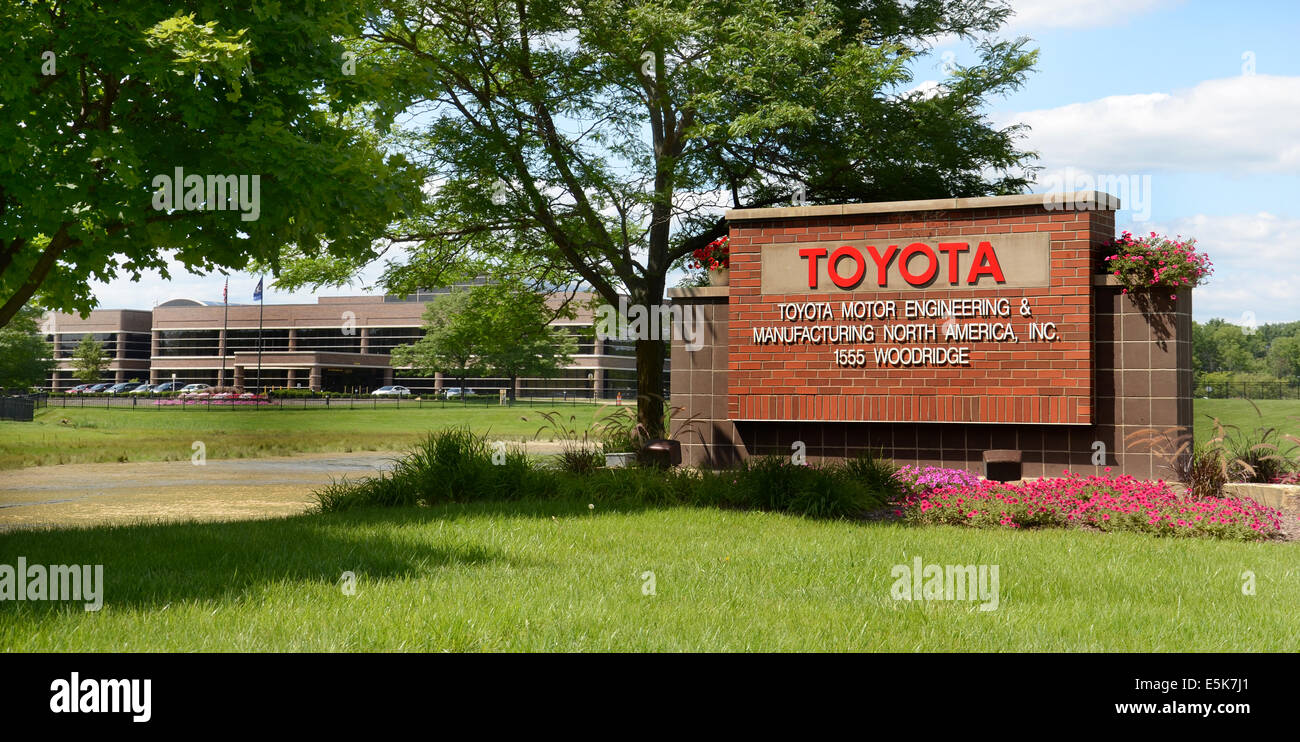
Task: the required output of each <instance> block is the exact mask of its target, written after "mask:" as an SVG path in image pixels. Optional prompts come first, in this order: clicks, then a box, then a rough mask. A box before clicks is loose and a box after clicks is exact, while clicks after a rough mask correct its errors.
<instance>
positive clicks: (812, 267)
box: [799, 247, 826, 289]
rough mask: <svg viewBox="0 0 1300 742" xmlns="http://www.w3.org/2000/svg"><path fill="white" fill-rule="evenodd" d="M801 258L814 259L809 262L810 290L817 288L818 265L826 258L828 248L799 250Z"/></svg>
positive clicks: (804, 248)
mask: <svg viewBox="0 0 1300 742" xmlns="http://www.w3.org/2000/svg"><path fill="white" fill-rule="evenodd" d="M799 257H801V258H812V260H809V261H808V288H810V289H815V288H817V263H818V262H819V261H820V260H821V259H822V258H824V257H826V248H824V247H803V248H800V249H799Z"/></svg>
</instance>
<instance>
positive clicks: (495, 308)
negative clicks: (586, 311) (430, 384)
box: [392, 281, 575, 398]
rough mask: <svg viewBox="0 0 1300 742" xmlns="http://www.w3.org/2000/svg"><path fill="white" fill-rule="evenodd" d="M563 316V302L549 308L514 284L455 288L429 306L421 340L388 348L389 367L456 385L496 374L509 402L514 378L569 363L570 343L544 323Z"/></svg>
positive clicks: (543, 374) (549, 373)
mask: <svg viewBox="0 0 1300 742" xmlns="http://www.w3.org/2000/svg"><path fill="white" fill-rule="evenodd" d="M564 316H572V311H571V309H570V308H569V305H568V303H567V302H565V303H562V304H561V305H560V306H550V305H549V304H548V302H547V298H546V297H545V296H544V295H542V294H539V293H537V292H536V291H533V290H531V289H530V288H528V287H527V286H524V285H522V284H519V283H516V282H510V281H506V282H502V283H497V284H489V285H485V286H475V287H469V288H457V289H454V290H452V291H451V292H449V293H446V294H442V295H439V296H438V297H436V298H435V299H434V300H433V301H431V302H429V305H428V307H426V308H425V310H424V328H425V334H424V337H422V338H421V339H420V340H417V341H416V342H414V343H411V344H408V345H399V346H397V347H396V348H394V349H393V351H392V365H393V366H394V367H396V368H403V367H409V368H411V369H412V370H413V371H415V372H416V373H423V374H432V373H442V374H446V375H450V376H453V377H455V378H456V379H457V382H458V384H459V385H460V386H462V387H463V386H464V385H465V379H466V378H467V377H469V376H474V375H479V374H484V373H486V374H491V375H494V376H499V377H502V378H506V379H509V380H510V382H511V383H510V386H509V387H508V390H507V394H508V395H509V396H510V397H511V398H513V397H514V382H515V380H517V379H518V378H519V377H522V376H537V377H548V376H554V375H555V374H556V373H557V372H558V371H559V370H560V369H561V368H563V367H564V366H565V365H566V364H568V363H569V362H570V360H571V359H572V354H573V352H574V349H575V348H574V341H573V339H572V338H570V337H569V336H568V335H567V334H566V333H564V332H563V331H562V330H560V329H559V328H557V327H552V326H551V325H550V322H551V321H552V320H554V319H556V318H558V317H564Z"/></svg>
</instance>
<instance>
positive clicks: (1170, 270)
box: [1104, 232, 1214, 301]
mask: <svg viewBox="0 0 1300 742" xmlns="http://www.w3.org/2000/svg"><path fill="white" fill-rule="evenodd" d="M1106 247H1107V248H1109V249H1110V250H1111V254H1110V255H1108V256H1106V258H1105V261H1104V264H1105V266H1106V272H1107V273H1109V274H1111V275H1113V276H1114V277H1115V279H1116V280H1117V281H1119V283H1120V285H1121V286H1123V287H1124V289H1123V291H1122V293H1125V294H1127V293H1129V292H1137V291H1141V292H1144V293H1152V294H1154V293H1157V292H1159V293H1163V292H1164V291H1166V290H1170V289H1172V290H1171V291H1169V297H1170V298H1171V299H1173V300H1175V301H1176V300H1177V299H1178V295H1177V291H1178V289H1191V288H1195V287H1196V286H1199V285H1201V284H1203V283H1205V281H1206V279H1208V278H1209V277H1210V274H1211V273H1213V272H1214V264H1213V263H1211V262H1210V256H1209V255H1207V254H1206V253H1203V252H1202V253H1198V252H1196V240H1194V239H1188V240H1184V239H1183V238H1182V237H1181V236H1178V237H1175V238H1173V239H1170V238H1168V237H1166V236H1163V235H1158V234H1156V233H1155V232H1152V233H1151V234H1150V235H1148V236H1146V237H1134V236H1133V234H1132V233H1131V232H1124V233H1122V234H1121V235H1120V237H1119V238H1117V239H1114V240H1111V241H1110V242H1108V243H1106Z"/></svg>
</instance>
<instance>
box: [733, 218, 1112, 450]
mask: <svg viewBox="0 0 1300 742" xmlns="http://www.w3.org/2000/svg"><path fill="white" fill-rule="evenodd" d="M1099 195H1100V196H1101V197H1103V199H1104V194H1099ZM981 202H986V203H987V204H988V206H987V207H985V208H981V207H980V203H981ZM899 206H900V205H896V204H858V205H848V206H829V207H826V206H822V207H806V208H803V209H751V210H743V211H733V212H731V213H729V214H728V219H729V221H730V223H731V231H730V240H731V278H730V299H729V328H728V356H729V365H728V374H727V378H728V383H727V394H728V417H729V418H730V419H732V420H738V421H739V420H786V421H840V422H847V421H864V422H867V421H870V422H989V423H1039V424H1076V425H1077V424H1089V423H1091V422H1093V416H1094V389H1093V380H1094V378H1095V374H1094V363H1095V358H1094V350H1093V348H1094V344H1093V340H1094V339H1093V335H1092V316H1093V305H1092V296H1093V293H1092V273H1093V267H1094V253H1095V251H1096V250H1097V249H1098V247H1099V246H1100V245H1101V244H1102V243H1103V242H1104V241H1105V240H1107V239H1109V238H1110V237H1111V236H1112V235H1113V234H1114V215H1113V212H1112V211H1110V210H1108V209H1109V208H1110V207H1111V204H1109V203H1102V204H1099V205H1098V206H1100V207H1101V210H1097V209H1080V210H1070V211H1052V210H1049V209H1047V208H1046V207H1044V205H1043V203H1042V200H1041V197H1020V198H1010V199H1009V198H1006V197H1002V198H996V199H963V200H962V201H961V204H960V206H961V207H960V208H958V207H957V206H958V202H956V201H952V200H948V201H934V202H924V203H916V202H913V203H910V204H907V205H906V208H905V209H900V208H898V207H899ZM945 206H947V208H945Z"/></svg>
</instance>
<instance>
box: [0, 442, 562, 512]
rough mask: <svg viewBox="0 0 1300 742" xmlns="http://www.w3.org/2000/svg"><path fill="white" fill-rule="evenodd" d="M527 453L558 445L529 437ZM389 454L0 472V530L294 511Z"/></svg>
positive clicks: (379, 465)
mask: <svg viewBox="0 0 1300 742" xmlns="http://www.w3.org/2000/svg"><path fill="white" fill-rule="evenodd" d="M509 445H510V446H512V447H514V446H518V445H524V446H525V448H526V449H527V450H528V452H529V453H530V454H553V453H556V452H558V451H559V450H560V449H561V448H562V447H563V444H561V443H555V442H539V441H531V442H529V443H527V444H519V443H510V444H509ZM399 455H400V454H398V453H396V452H392V451H379V452H363V453H313V454H299V455H296V456H276V457H269V458H260V459H208V461H207V463H206V464H204V465H203V466H196V465H195V464H193V463H191V462H189V461H142V462H136V463H126V464H63V465H59V466H33V467H29V468H26V469H11V470H8V471H0V533H2V532H4V531H6V530H12V529H16V528H39V527H45V526H95V525H104V524H108V523H139V522H159V521H178V520H244V519H249V518H268V517H275V516H282V515H295V514H298V513H301V512H303V511H305V510H307V509H308V508H309V507H310V506H311V505H313V504H314V503H315V500H314V499H313V498H312V492H313V491H315V490H317V489H319V488H320V487H322V486H324V485H327V484H329V483H330V482H331V481H334V480H339V479H343V478H345V477H346V478H348V479H354V480H355V479H360V478H362V477H365V476H370V475H373V474H375V473H377V472H380V471H384V470H386V469H388V468H390V467H391V466H392V464H393V460H394V459H395V458H396V457H398V456H399Z"/></svg>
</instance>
